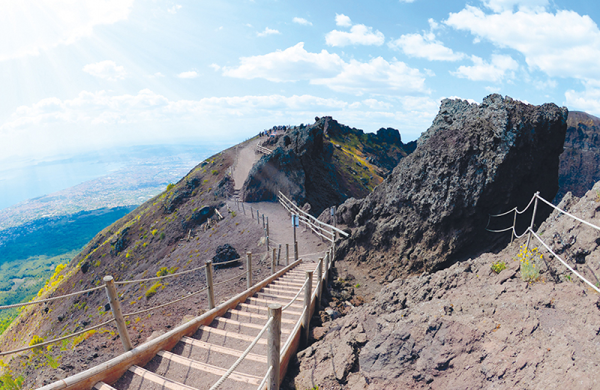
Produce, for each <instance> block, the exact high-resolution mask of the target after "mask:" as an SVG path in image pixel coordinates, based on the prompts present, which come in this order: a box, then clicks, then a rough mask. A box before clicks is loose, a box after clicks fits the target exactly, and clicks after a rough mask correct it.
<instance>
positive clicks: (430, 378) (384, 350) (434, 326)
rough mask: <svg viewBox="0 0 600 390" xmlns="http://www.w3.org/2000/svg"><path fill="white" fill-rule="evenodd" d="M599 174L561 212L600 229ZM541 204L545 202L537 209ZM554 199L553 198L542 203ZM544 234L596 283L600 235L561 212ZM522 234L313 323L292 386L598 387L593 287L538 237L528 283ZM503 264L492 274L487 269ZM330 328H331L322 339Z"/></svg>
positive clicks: (599, 346) (598, 350) (544, 228)
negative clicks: (536, 275) (520, 256)
mask: <svg viewBox="0 0 600 390" xmlns="http://www.w3.org/2000/svg"><path fill="white" fill-rule="evenodd" d="M599 193H600V182H599V183H596V185H595V186H594V187H593V188H592V189H591V190H590V191H588V192H587V194H586V195H585V196H584V197H583V198H581V199H578V198H576V197H573V196H571V194H569V193H568V194H567V195H566V196H565V197H564V199H563V201H562V202H561V204H560V205H559V208H562V209H564V210H566V211H568V212H570V213H572V214H574V215H576V216H578V217H580V218H583V219H584V220H585V221H588V222H591V223H593V224H595V225H597V226H600V197H599V196H598V194H599ZM540 207H542V206H541V205H540ZM544 207H548V206H544ZM537 233H538V234H539V235H540V236H541V237H542V239H544V240H545V242H547V244H549V245H550V246H551V248H552V250H553V251H554V252H555V253H557V254H558V255H559V256H561V257H562V258H563V259H564V260H565V261H567V263H568V264H569V265H570V266H571V267H573V268H574V269H575V270H577V271H578V272H579V273H581V274H582V275H583V276H584V277H586V278H587V279H588V280H589V281H591V282H592V283H594V284H596V283H598V281H599V277H600V265H598V262H597V261H596V260H597V259H598V256H599V255H600V240H599V239H598V232H597V231H596V230H594V229H593V228H591V227H588V226H585V225H583V224H581V223H579V222H576V221H574V220H573V219H571V218H570V217H568V216H566V215H564V214H562V213H560V212H558V211H554V212H553V213H552V214H551V215H550V216H549V217H548V218H547V219H546V221H545V222H544V223H543V224H542V225H541V226H540V228H539V229H538V231H537ZM525 242H526V238H523V239H521V240H520V241H515V242H514V243H513V244H511V245H509V246H508V247H506V248H505V249H504V250H503V251H501V252H500V253H498V254H491V253H486V254H484V255H482V256H480V257H478V258H476V259H469V260H467V261H465V262H461V263H456V264H454V265H453V266H451V267H450V268H447V269H444V270H441V271H438V272H436V273H433V274H423V275H421V276H415V277H410V278H407V279H398V280H395V281H394V282H392V283H391V284H389V285H388V286H386V287H384V288H383V289H382V290H381V291H380V292H379V294H378V295H377V296H376V297H375V298H374V300H373V301H372V302H370V303H368V304H366V305H364V306H362V307H358V308H354V309H352V311H351V312H350V314H348V315H347V316H346V317H343V318H341V319H338V320H335V321H330V322H326V323H325V324H324V326H323V327H322V328H318V329H315V330H314V334H315V335H316V334H318V335H319V338H320V340H319V341H317V342H315V343H314V344H312V345H311V346H310V347H308V348H307V349H305V350H304V351H301V352H300V353H299V354H298V360H299V372H298V373H297V374H296V375H295V378H294V382H295V386H297V388H311V387H312V386H314V385H317V384H318V385H319V387H324V388H328V389H353V390H357V389H383V388H385V389H409V388H430V389H449V388H460V389H462V388H490V387H493V388H495V389H513V388H527V389H531V388H537V389H542V388H548V387H553V388H561V387H564V388H570V387H572V386H573V383H577V386H576V387H577V388H578V389H596V388H598V380H597V378H596V375H595V374H594V372H595V363H594V356H597V354H598V353H600V344H599V343H598V337H599V336H598V323H599V321H600V310H599V308H600V306H599V301H598V294H597V293H595V292H594V291H593V290H592V289H591V288H590V287H588V286H587V285H585V284H584V283H583V282H581V281H580V280H579V279H578V278H577V277H576V276H575V275H572V274H571V273H570V272H569V271H568V270H567V269H566V267H564V266H563V265H562V264H560V263H559V262H558V260H556V259H554V258H553V257H552V256H551V255H550V254H549V253H548V252H547V251H545V250H544V248H543V247H542V245H541V244H540V243H539V242H537V241H536V240H535V238H534V239H533V240H532V241H531V244H530V246H531V248H535V247H537V248H539V252H540V253H541V254H543V260H542V259H537V264H536V265H537V267H538V268H539V269H540V279H539V280H538V281H537V282H534V283H528V282H525V281H523V280H522V278H521V273H520V268H519V267H520V262H519V261H517V260H516V256H517V253H518V252H519V250H520V246H521V245H524V244H525ZM500 261H503V262H505V264H506V265H507V268H506V269H505V270H503V271H501V272H500V273H499V274H496V273H494V272H493V271H492V269H491V265H492V264H493V263H495V262H500ZM323 334H324V336H322V335H323Z"/></svg>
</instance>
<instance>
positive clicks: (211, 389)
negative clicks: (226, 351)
mask: <svg viewBox="0 0 600 390" xmlns="http://www.w3.org/2000/svg"><path fill="white" fill-rule="evenodd" d="M271 323H273V317H271V318H269V319H268V320H267V323H266V324H265V326H263V328H262V329H261V330H260V332H259V333H258V335H257V336H256V337H255V338H254V340H252V343H250V345H249V346H248V348H246V350H245V351H244V352H243V353H242V354H241V356H240V357H239V358H238V359H237V360H236V361H235V363H233V364H232V365H231V367H230V368H229V370H227V372H226V373H225V374H223V376H221V378H220V379H219V380H218V381H217V383H215V384H214V385H212V387H211V388H210V390H216V389H218V388H219V386H221V385H222V384H223V382H225V381H226V380H227V378H229V375H231V373H232V372H233V371H235V369H236V368H237V366H239V365H240V363H241V362H242V361H244V359H245V358H246V356H248V354H249V353H250V351H251V350H252V348H254V346H255V345H256V343H258V340H260V339H261V337H262V336H263V334H264V333H265V332H266V331H267V329H269V326H270V325H271Z"/></svg>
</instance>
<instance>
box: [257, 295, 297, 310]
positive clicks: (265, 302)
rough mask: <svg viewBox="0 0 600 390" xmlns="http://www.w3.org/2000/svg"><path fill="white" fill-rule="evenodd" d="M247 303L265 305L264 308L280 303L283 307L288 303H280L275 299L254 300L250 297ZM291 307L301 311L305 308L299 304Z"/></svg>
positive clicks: (293, 304)
mask: <svg viewBox="0 0 600 390" xmlns="http://www.w3.org/2000/svg"><path fill="white" fill-rule="evenodd" d="M246 301H247V302H251V303H260V304H264V306H267V305H269V304H271V303H280V304H282V305H286V304H287V302H283V301H282V302H279V301H277V300H274V299H263V298H254V297H250V298H248V299H247V300H246ZM290 307H293V308H296V309H300V310H302V309H303V306H302V305H301V304H298V303H292V304H291V305H290Z"/></svg>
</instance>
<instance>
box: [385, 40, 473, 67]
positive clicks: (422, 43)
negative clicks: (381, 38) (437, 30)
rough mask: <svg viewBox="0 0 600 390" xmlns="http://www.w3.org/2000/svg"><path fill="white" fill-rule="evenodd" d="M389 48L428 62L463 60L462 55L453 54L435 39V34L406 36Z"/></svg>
mask: <svg viewBox="0 0 600 390" xmlns="http://www.w3.org/2000/svg"><path fill="white" fill-rule="evenodd" d="M388 45H389V46H390V48H392V49H397V50H402V51H403V52H404V53H405V54H406V55H408V56H410V57H417V58H425V59H428V60H429V61H458V60H460V59H463V58H464V56H465V55H464V54H463V53H455V52H454V51H452V49H450V48H448V47H446V46H444V44H443V43H442V42H440V41H438V40H436V39H435V34H433V33H427V34H424V35H421V34H406V35H402V36H401V37H400V38H398V39H396V40H395V41H392V42H390V43H389V44H388Z"/></svg>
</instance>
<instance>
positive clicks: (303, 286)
mask: <svg viewBox="0 0 600 390" xmlns="http://www.w3.org/2000/svg"><path fill="white" fill-rule="evenodd" d="M307 283H308V279H307V280H305V281H304V284H302V287H300V289H299V290H298V292H297V293H296V295H295V296H294V298H292V299H291V300H290V301H289V303H288V304H287V305H285V306H284V307H282V308H281V311H286V310H287V309H289V308H290V306H292V304H293V303H294V302H296V300H297V299H298V297H299V296H300V293H301V292H302V291H304V289H305V288H306V284H307Z"/></svg>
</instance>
